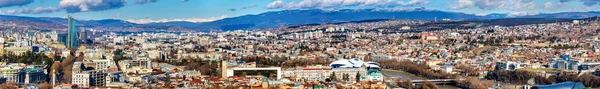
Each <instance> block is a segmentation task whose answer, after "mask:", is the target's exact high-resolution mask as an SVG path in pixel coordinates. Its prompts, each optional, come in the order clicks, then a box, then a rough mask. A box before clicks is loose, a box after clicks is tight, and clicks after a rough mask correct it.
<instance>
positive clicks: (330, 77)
mask: <svg viewBox="0 0 600 89" xmlns="http://www.w3.org/2000/svg"><path fill="white" fill-rule="evenodd" d="M329 79H331V81H337V77H336V76H335V72H332V73H331V74H330V75H329Z"/></svg>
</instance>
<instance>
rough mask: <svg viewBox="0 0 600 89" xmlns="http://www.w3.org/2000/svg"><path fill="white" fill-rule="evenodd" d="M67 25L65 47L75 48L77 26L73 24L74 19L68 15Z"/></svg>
mask: <svg viewBox="0 0 600 89" xmlns="http://www.w3.org/2000/svg"><path fill="white" fill-rule="evenodd" d="M68 20H69V27H68V31H69V32H68V33H67V34H68V37H67V47H68V48H77V47H79V37H78V36H77V27H76V26H75V19H73V17H71V16H69V18H68Z"/></svg>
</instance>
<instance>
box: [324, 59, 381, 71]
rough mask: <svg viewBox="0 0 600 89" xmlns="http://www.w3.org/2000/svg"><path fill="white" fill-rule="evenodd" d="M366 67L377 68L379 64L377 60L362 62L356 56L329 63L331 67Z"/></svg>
mask: <svg viewBox="0 0 600 89" xmlns="http://www.w3.org/2000/svg"><path fill="white" fill-rule="evenodd" d="M363 65H364V67H367V69H379V68H380V67H379V66H380V65H379V63H377V62H364V61H362V60H360V59H358V58H352V59H340V60H337V61H334V62H332V63H331V64H329V66H331V67H332V68H360V67H363Z"/></svg>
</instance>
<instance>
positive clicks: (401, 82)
mask: <svg viewBox="0 0 600 89" xmlns="http://www.w3.org/2000/svg"><path fill="white" fill-rule="evenodd" d="M396 85H398V86H399V87H402V88H406V89H413V87H414V86H413V83H412V80H411V79H398V80H396Z"/></svg>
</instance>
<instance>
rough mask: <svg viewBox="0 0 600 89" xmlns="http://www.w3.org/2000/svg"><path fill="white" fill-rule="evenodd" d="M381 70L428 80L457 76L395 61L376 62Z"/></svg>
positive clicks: (422, 65) (412, 63)
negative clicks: (403, 73) (398, 72)
mask: <svg viewBox="0 0 600 89" xmlns="http://www.w3.org/2000/svg"><path fill="white" fill-rule="evenodd" d="M378 62H379V64H381V66H382V68H383V69H393V70H402V71H405V72H408V73H412V74H415V75H419V76H423V77H426V78H430V79H453V78H456V76H457V75H453V74H448V73H444V72H437V73H436V72H434V71H431V70H429V67H428V66H427V65H425V64H417V63H415V62H412V61H396V60H380V61H378Z"/></svg>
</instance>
